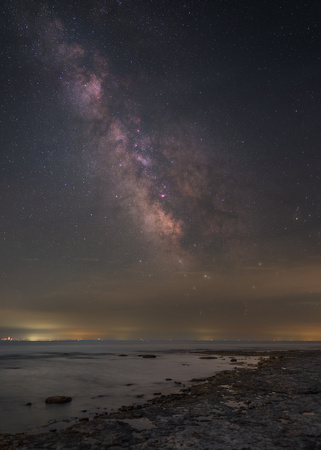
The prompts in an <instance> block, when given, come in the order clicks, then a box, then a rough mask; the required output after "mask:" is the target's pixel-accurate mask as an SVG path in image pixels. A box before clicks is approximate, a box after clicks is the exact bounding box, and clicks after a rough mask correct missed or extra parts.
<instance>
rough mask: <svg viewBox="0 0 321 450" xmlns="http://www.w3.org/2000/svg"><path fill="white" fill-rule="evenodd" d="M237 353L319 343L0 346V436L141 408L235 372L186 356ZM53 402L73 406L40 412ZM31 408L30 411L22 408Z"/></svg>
mask: <svg viewBox="0 0 321 450" xmlns="http://www.w3.org/2000/svg"><path fill="white" fill-rule="evenodd" d="M242 349H247V350H282V349H321V343H320V342H253V341H250V342H248V341H247V342H235V341H223V342H219V341H213V342H209V341H79V342H78V341H54V342H7V341H0V433H16V432H22V431H29V432H34V431H38V430H39V427H41V426H45V425H47V424H48V423H51V422H55V424H54V425H50V426H49V428H50V427H51V428H53V427H54V428H58V427H61V426H66V423H67V422H66V421H70V420H72V419H73V418H80V417H93V416H94V415H95V414H97V413H101V412H104V411H111V410H112V409H117V408H119V407H120V406H122V405H129V404H133V403H142V402H146V401H147V400H148V399H151V398H153V397H154V395H153V394H155V393H159V392H160V393H162V394H168V393H172V392H178V391H179V390H180V389H181V388H182V385H178V384H177V383H175V382H180V383H183V384H185V385H189V384H190V383H189V380H190V379H191V378H193V377H200V376H211V375H213V374H214V373H215V372H217V371H220V370H226V369H233V367H234V366H235V364H231V361H230V357H219V358H218V359H213V360H211V359H210V360H204V359H199V357H200V355H199V354H197V353H191V351H192V352H195V351H197V350H214V351H215V350H235V351H238V350H242ZM141 353H153V354H155V355H156V356H157V357H156V358H153V359H144V358H141V357H140V356H138V355H139V354H141ZM121 354H125V355H127V356H120V355H121ZM238 360H239V361H240V362H242V363H243V364H244V365H245V366H246V365H247V364H253V363H254V362H255V361H254V360H253V358H250V357H243V358H238ZM168 378H170V380H166V379H168ZM52 395H66V396H70V397H72V399H73V400H72V402H71V403H68V404H64V405H46V404H45V401H44V400H45V398H46V397H49V396H52ZM29 402H30V403H32V405H31V406H26V403H29ZM64 420H65V421H64ZM57 421H59V423H57ZM68 423H70V422H68Z"/></svg>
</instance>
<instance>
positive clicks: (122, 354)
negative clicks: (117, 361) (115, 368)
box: [118, 353, 128, 356]
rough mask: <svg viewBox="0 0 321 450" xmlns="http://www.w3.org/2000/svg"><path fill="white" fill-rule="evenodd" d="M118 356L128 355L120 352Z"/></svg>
mask: <svg viewBox="0 0 321 450" xmlns="http://www.w3.org/2000/svg"><path fill="white" fill-rule="evenodd" d="M118 356H128V355H125V354H124V353H121V354H120V355H118Z"/></svg>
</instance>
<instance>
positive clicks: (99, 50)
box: [0, 0, 321, 340]
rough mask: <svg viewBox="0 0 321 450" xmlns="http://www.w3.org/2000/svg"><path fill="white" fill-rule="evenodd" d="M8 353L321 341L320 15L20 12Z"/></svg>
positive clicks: (228, 8)
mask: <svg viewBox="0 0 321 450" xmlns="http://www.w3.org/2000/svg"><path fill="white" fill-rule="evenodd" d="M1 43H2V45H1V60H0V61H1V71H0V76H1V98H0V105H1V108H0V114H1V117H0V125H1V133H0V139H1V141H0V170H1V172H0V216H1V220H0V269H1V270H0V337H4V336H8V335H10V336H13V337H15V338H27V339H50V338H53V339H78V338H79V339H81V338H83V339H97V338H106V339H141V338H144V339H158V338H164V339H277V340H282V339H290V340H293V339H294V340H321V179H320V176H321V148H320V145H321V89H320V86H321V85H320V79H321V78H320V76H321V2H320V1H319V0H312V1H303V0H300V1H298V0H291V1H290V0H275V1H271V0H242V1H241V0H199V1H197V0H195V1H193V0H185V1H184V0H105V1H103V0H90V1H85V0H83V1H78V0H77V1H76V0H74V1H61V0H56V1H54V0H52V1H50V0H49V1H47V2H46V1H45V0H44V1H33V0H21V1H20V0H11V1H10V0H4V1H3V2H2V3H1Z"/></svg>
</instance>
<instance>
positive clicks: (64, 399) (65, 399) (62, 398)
mask: <svg viewBox="0 0 321 450" xmlns="http://www.w3.org/2000/svg"><path fill="white" fill-rule="evenodd" d="M71 400H72V398H71V397H65V396H63V395H54V396H53V397H47V398H46V400H45V402H46V403H69V402H71Z"/></svg>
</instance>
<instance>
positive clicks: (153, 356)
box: [138, 354, 156, 358]
mask: <svg viewBox="0 0 321 450" xmlns="http://www.w3.org/2000/svg"><path fill="white" fill-rule="evenodd" d="M138 356H140V357H141V358H156V355H148V354H147V355H145V354H144V355H138Z"/></svg>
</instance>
